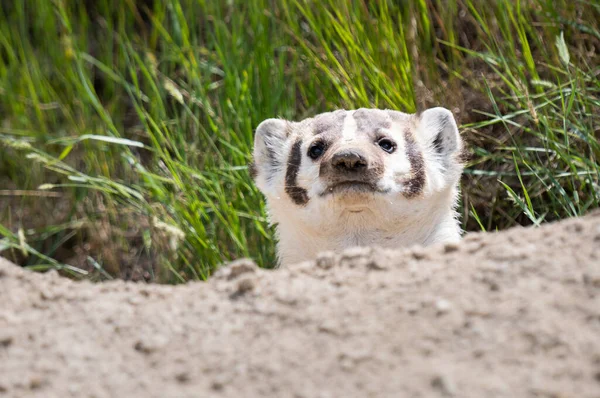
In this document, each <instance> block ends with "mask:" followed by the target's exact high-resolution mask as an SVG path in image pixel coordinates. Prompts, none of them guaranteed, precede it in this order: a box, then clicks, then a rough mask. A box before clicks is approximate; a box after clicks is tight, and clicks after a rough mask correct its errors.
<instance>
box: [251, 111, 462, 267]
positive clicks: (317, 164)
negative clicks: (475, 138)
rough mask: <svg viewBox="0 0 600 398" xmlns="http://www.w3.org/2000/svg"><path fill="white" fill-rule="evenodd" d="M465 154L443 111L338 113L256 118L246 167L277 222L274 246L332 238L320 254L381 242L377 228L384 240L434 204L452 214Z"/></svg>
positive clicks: (453, 125) (450, 119) (448, 115)
mask: <svg viewBox="0 0 600 398" xmlns="http://www.w3.org/2000/svg"><path fill="white" fill-rule="evenodd" d="M461 150H462V144H461V140H460V137H459V135H458V130H457V128H456V123H455V121H454V118H453V116H452V114H451V112H450V111H448V110H447V109H444V108H433V109H429V110H427V111H425V112H423V113H421V114H420V115H409V114H405V113H401V112H397V111H391V110H378V109H358V110H350V111H346V110H339V111H335V112H329V113H323V114H320V115H317V116H315V117H314V118H309V119H305V120H302V121H300V122H292V121H287V120H282V119H268V120H265V121H264V122H262V123H261V124H260V125H259V126H258V128H257V130H256V135H255V142H254V161H253V164H252V165H251V170H252V173H253V177H254V179H255V182H256V184H257V186H258V188H259V189H260V190H261V191H262V193H263V194H264V195H265V197H266V199H267V206H268V212H269V216H270V220H271V222H273V223H276V224H278V232H279V239H280V246H281V245H283V246H284V249H285V246H286V245H288V244H291V242H284V240H285V239H296V240H297V239H300V237H302V236H306V235H308V236H312V237H319V238H318V239H320V240H319V241H320V242H328V243H326V244H318V245H317V246H318V248H319V249H320V250H321V249H322V250H335V249H336V248H338V247H345V246H351V245H363V244H379V245H383V243H384V242H377V239H378V236H379V235H378V234H377V233H376V232H374V231H380V235H381V239H382V240H385V239H387V238H386V237H387V235H396V236H397V235H401V233H402V232H406V231H400V230H399V229H404V230H406V229H407V223H408V224H411V223H414V222H418V221H417V220H418V219H419V217H421V218H425V217H426V216H427V215H428V214H427V213H431V212H435V211H436V210H437V209H438V208H439V207H443V208H444V209H446V212H453V208H454V206H455V202H456V192H455V191H456V185H457V182H458V179H459V177H460V174H461V172H462V165H461V163H460V161H459V158H458V155H459V154H460V152H461ZM445 202H448V203H445ZM386 234H387V235H386ZM288 236H289V238H288ZM292 236H296V237H295V238H292ZM361 237H362V238H363V239H361ZM387 240H393V239H387ZM350 243H352V244H350ZM280 249H281V248H280ZM315 249H316V248H315ZM284 251H285V250H284ZM280 255H282V256H283V257H285V253H281V250H280Z"/></svg>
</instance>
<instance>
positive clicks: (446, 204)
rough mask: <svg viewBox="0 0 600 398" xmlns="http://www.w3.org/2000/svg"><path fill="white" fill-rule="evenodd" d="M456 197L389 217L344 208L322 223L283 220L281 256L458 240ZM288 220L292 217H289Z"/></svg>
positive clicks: (302, 257) (285, 259) (286, 259)
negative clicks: (304, 223)
mask: <svg viewBox="0 0 600 398" xmlns="http://www.w3.org/2000/svg"><path fill="white" fill-rule="evenodd" d="M454 203H455V201H454V199H453V200H444V201H443V203H436V204H434V205H432V203H427V204H425V203H423V206H422V208H421V209H410V211H407V212H406V213H405V214H396V215H395V216H394V217H386V214H381V213H378V212H373V211H370V210H369V209H365V210H364V211H360V212H356V211H350V210H347V211H343V212H340V214H339V216H338V217H337V219H336V220H332V222H328V223H324V224H322V225H316V226H311V225H303V224H300V223H295V222H283V223H279V225H278V226H277V235H278V238H279V245H278V256H279V260H280V263H281V264H282V265H286V264H293V263H296V262H301V261H306V260H310V259H314V258H315V257H316V256H317V254H318V253H319V252H323V251H334V252H336V253H339V252H341V251H343V250H344V249H347V248H350V247H355V246H379V247H385V248H401V247H408V246H414V245H431V244H435V243H442V242H455V241H458V240H459V239H460V227H459V224H458V221H457V219H456V212H455V211H454ZM288 221H289V220H288Z"/></svg>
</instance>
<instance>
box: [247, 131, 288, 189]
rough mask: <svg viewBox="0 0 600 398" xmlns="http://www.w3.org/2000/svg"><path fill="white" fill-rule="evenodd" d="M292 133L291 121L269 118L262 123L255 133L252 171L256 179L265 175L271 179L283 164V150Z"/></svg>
mask: <svg viewBox="0 0 600 398" xmlns="http://www.w3.org/2000/svg"><path fill="white" fill-rule="evenodd" d="M289 133H290V122H288V121H287V120H283V119H267V120H265V121H263V122H262V123H260V124H259V125H258V127H257V128H256V133H255V135H254V151H253V154H252V156H253V162H252V164H251V165H250V173H251V175H252V178H254V179H255V180H256V179H257V178H259V177H260V176H264V178H265V179H267V180H269V179H270V176H272V175H274V174H275V173H276V172H277V171H278V170H280V169H281V168H282V166H283V164H282V162H283V161H282V158H283V157H282V152H283V149H284V146H285V141H287V139H288V136H289Z"/></svg>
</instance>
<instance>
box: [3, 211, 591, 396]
mask: <svg viewBox="0 0 600 398" xmlns="http://www.w3.org/2000/svg"><path fill="white" fill-rule="evenodd" d="M0 303H1V304H0V396H10V397H23V396H40V397H67V396H74V397H85V396H90V397H92V396H93V397H112V396H136V397H167V396H168V397H198V396H216V397H221V396H222V397H242V396H243V397H250V396H274V397H353V396H356V397H366V396H377V397H383V396H411V397H436V396H456V397H600V212H596V213H594V214H592V215H590V216H588V217H586V218H582V219H576V220H568V221H565V222H562V223H558V224H554V225H548V226H544V227H542V228H539V229H525V228H517V229H513V230H510V231H507V232H503V233H497V234H472V235H470V236H468V237H467V238H465V239H464V241H463V243H461V244H460V245H446V246H440V247H435V248H431V249H427V250H425V249H422V248H415V249H410V250H403V251H396V252H392V251H382V250H366V249H361V250H358V249H357V250H353V251H349V252H347V253H345V254H343V255H341V256H333V255H323V256H322V257H321V258H320V259H319V260H318V261H317V262H316V263H304V264H298V265H296V266H292V267H289V268H287V269H280V270H277V271H264V270H259V269H256V267H255V266H254V265H253V264H252V263H251V262H248V261H240V262H237V263H234V264H232V265H230V266H228V267H224V268H222V269H221V270H220V271H219V272H218V273H217V276H215V278H213V279H211V281H210V282H208V283H189V284H187V285H183V286H158V285H144V284H134V283H130V282H123V281H115V282H107V283H102V284H92V283H89V282H73V281H70V280H67V279H64V278H61V277H59V276H58V275H57V274H56V273H49V274H44V275H42V274H35V273H31V272H27V271H24V270H22V269H20V268H18V267H16V266H14V265H11V264H9V263H8V262H6V261H3V260H2V259H0Z"/></svg>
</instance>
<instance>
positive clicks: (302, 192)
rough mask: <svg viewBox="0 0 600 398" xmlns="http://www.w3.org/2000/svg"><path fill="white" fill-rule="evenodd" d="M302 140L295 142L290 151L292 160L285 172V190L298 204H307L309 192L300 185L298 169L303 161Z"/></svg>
mask: <svg viewBox="0 0 600 398" xmlns="http://www.w3.org/2000/svg"><path fill="white" fill-rule="evenodd" d="M301 146H302V140H301V139H298V140H296V142H294V145H293V146H292V150H291V152H290V160H289V162H288V165H287V170H286V172H285V192H286V193H287V194H288V195H289V196H290V198H292V201H293V202H294V203H295V204H297V205H298V206H305V205H306V204H307V203H308V200H309V199H308V192H307V191H306V189H304V188H302V187H299V186H298V171H299V170H300V164H301V162H302V152H300V147H301Z"/></svg>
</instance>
